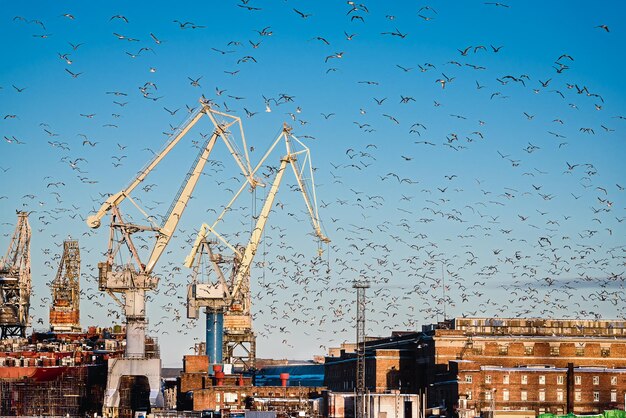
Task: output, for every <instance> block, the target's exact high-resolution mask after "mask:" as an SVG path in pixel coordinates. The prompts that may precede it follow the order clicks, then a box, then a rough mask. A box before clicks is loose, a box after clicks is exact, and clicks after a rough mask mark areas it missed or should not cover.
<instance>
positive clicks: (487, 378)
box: [485, 374, 491, 384]
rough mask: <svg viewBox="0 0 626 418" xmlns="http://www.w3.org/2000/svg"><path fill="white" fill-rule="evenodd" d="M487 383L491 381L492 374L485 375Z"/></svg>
mask: <svg viewBox="0 0 626 418" xmlns="http://www.w3.org/2000/svg"><path fill="white" fill-rule="evenodd" d="M485 383H487V384H490V383H491V375H490V374H488V375H486V376H485Z"/></svg>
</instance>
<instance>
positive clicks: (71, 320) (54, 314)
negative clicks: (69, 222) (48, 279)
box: [50, 239, 81, 332]
mask: <svg viewBox="0 0 626 418" xmlns="http://www.w3.org/2000/svg"><path fill="white" fill-rule="evenodd" d="M50 330H51V331H53V332H80V331H81V328H80V248H79V247H78V241H77V240H72V239H68V240H66V241H64V242H63V255H62V256H61V263H60V264H59V270H58V271H57V275H56V277H55V278H54V280H53V281H52V306H50Z"/></svg>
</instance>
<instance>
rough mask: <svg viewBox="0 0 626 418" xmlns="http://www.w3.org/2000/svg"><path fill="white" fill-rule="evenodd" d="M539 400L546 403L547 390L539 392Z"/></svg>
mask: <svg viewBox="0 0 626 418" xmlns="http://www.w3.org/2000/svg"><path fill="white" fill-rule="evenodd" d="M539 400H540V401H541V402H544V401H545V400H546V391H545V390H540V391H539Z"/></svg>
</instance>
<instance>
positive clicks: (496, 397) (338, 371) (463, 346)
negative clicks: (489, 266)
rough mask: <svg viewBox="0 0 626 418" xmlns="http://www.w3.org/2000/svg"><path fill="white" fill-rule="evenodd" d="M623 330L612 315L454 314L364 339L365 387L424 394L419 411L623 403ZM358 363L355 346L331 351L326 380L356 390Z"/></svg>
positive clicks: (464, 413)
mask: <svg viewBox="0 0 626 418" xmlns="http://www.w3.org/2000/svg"><path fill="white" fill-rule="evenodd" d="M625 328H626V322H625V321H613V320H554V319H550V320H549V319H532V318H528V319H524V318H517V319H507V318H455V319H452V320H448V321H444V322H441V323H439V324H434V325H430V326H425V327H424V328H423V330H422V332H414V333H393V334H392V335H391V337H388V338H382V339H379V340H375V341H368V342H366V343H365V370H366V373H365V387H366V391H367V393H370V394H372V393H385V392H388V391H397V392H398V393H400V394H403V393H413V394H417V395H419V399H420V400H424V402H423V404H422V408H423V409H424V411H423V412H422V415H420V416H428V415H431V414H432V415H445V416H451V417H460V418H470V417H474V416H478V415H485V414H491V413H494V412H498V411H500V412H502V411H508V412H511V411H527V412H530V413H532V415H533V416H535V415H537V414H541V413H554V414H565V413H575V414H584V413H599V412H602V411H604V410H611V409H624V402H625V400H626V398H625V397H626V331H624V329H625ZM356 367H357V355H356V354H355V353H349V352H345V351H341V352H340V353H339V356H338V357H327V358H326V370H325V385H326V386H327V387H328V389H329V390H333V391H337V392H353V391H354V390H355V379H354V376H355V375H356ZM511 413H512V412H511Z"/></svg>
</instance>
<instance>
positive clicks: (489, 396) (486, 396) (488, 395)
mask: <svg viewBox="0 0 626 418" xmlns="http://www.w3.org/2000/svg"><path fill="white" fill-rule="evenodd" d="M492 393H493V392H491V391H490V390H486V391H485V400H486V401H490V400H491V394H492Z"/></svg>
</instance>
